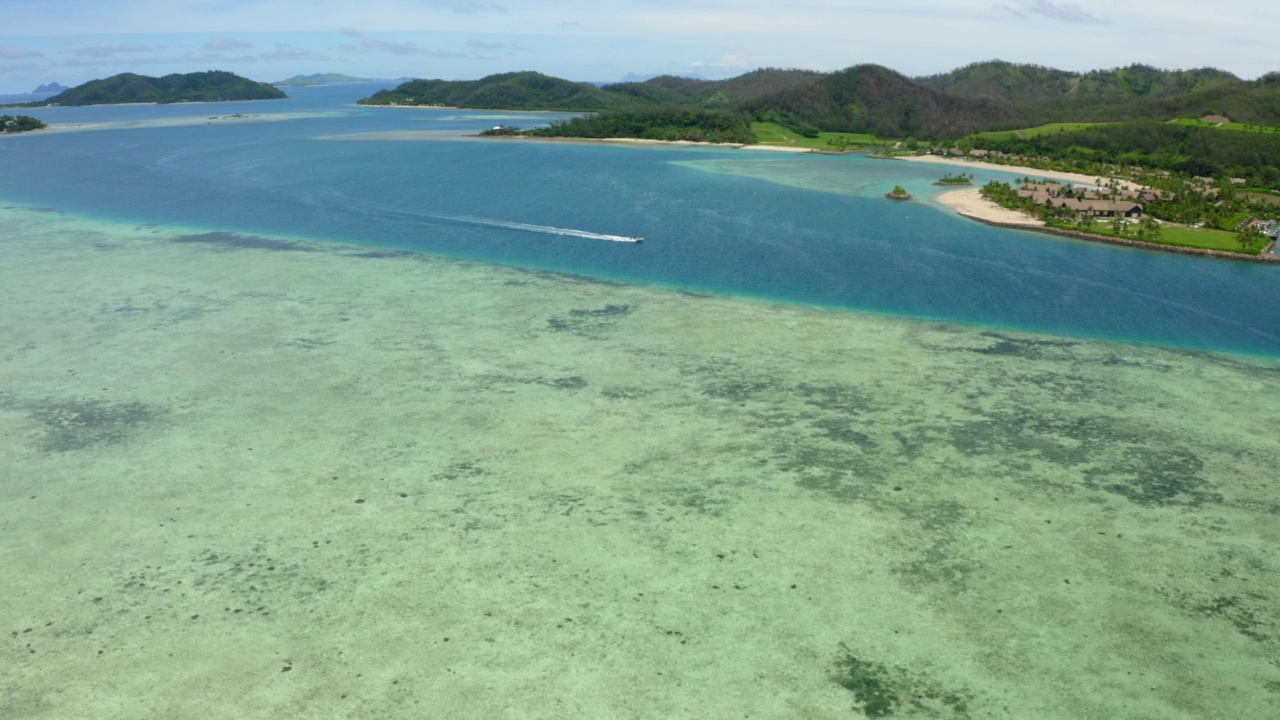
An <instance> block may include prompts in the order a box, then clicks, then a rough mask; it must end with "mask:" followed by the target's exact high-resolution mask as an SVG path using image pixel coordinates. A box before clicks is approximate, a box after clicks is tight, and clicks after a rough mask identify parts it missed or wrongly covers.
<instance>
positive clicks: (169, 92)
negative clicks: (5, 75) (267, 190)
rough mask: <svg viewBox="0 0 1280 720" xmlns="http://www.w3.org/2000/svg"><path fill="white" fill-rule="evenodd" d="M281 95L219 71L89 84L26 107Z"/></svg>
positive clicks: (119, 78) (127, 75)
mask: <svg viewBox="0 0 1280 720" xmlns="http://www.w3.org/2000/svg"><path fill="white" fill-rule="evenodd" d="M285 97H288V96H287V95H285V94H284V92H282V91H280V90H278V89H276V88H274V87H272V86H270V85H268V84H266V83H260V82H254V81H253V80H249V79H247V78H243V77H240V76H239V75H236V74H233V73H229V72H224V71H221V70H210V71H208V72H194V73H187V74H185V75H183V74H177V73H175V74H173V75H165V76H164V77H159V78H154V77H147V76H145V75H135V74H133V73H121V74H120V75H112V76H111V77H109V78H105V79H103V80H90V81H89V82H87V83H85V84H83V85H78V86H76V87H73V88H71V89H70V90H64V91H62V92H61V93H58V94H57V95H54V96H53V97H51V98H49V99H47V100H42V101H40V102H36V103H28V104H27V106H28V107H41V106H45V105H116V104H122V103H179V102H218V101H223V100H275V99H279V98H285Z"/></svg>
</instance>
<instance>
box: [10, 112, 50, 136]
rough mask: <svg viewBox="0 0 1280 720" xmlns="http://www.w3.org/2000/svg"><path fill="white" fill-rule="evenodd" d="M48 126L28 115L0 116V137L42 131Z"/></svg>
mask: <svg viewBox="0 0 1280 720" xmlns="http://www.w3.org/2000/svg"><path fill="white" fill-rule="evenodd" d="M46 127H48V125H45V124H44V123H43V122H41V121H39V120H37V119H36V118H33V117H31V116H30V115H0V135H7V134H9V133H20V132H30V131H32V130H43V129H45V128H46Z"/></svg>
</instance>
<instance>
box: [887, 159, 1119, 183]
mask: <svg viewBox="0 0 1280 720" xmlns="http://www.w3.org/2000/svg"><path fill="white" fill-rule="evenodd" d="M892 159H894V160H905V161H907V162H923V163H932V164H935V165H951V166H952V167H962V168H968V169H971V170H996V171H999V172H1007V173H1017V174H1020V175H1026V176H1028V177H1033V178H1053V179H1056V180H1066V181H1068V182H1074V183H1080V184H1082V185H1097V184H1098V183H1097V181H1098V180H1099V178H1098V176H1097V175H1085V174H1084V173H1073V172H1064V171H1061V170H1039V169H1036V168H1033V167H1027V166H1025V165H998V164H996V163H988V162H982V161H980V160H965V159H961V158H950V157H940V156H938V155H902V156H897V157H894V158H892ZM1120 186H1121V187H1124V188H1127V189H1130V190H1136V189H1138V188H1139V186H1138V185H1135V184H1134V183H1131V182H1128V181H1126V180H1121V181H1120Z"/></svg>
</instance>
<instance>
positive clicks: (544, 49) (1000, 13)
mask: <svg viewBox="0 0 1280 720" xmlns="http://www.w3.org/2000/svg"><path fill="white" fill-rule="evenodd" d="M1277 30H1280V3H1277V2H1273V1H1271V0H1216V2H1204V1H1203V0H1074V1H1073V0H901V1H895V0H878V1H876V2H871V1H869V0H787V1H786V2H782V1H780V0H536V1H534V0H0V93H25V92H30V91H31V90H33V89H34V88H35V87H36V86H38V85H41V84H45V83H49V82H55V81H56V82H58V83H61V84H62V85H65V86H68V87H73V86H75V85H79V84H81V83H84V82H87V81H89V80H93V79H97V78H103V77H109V76H111V75H115V74H117V73H121V72H136V73H139V74H142V75H153V76H158V75H165V74H168V73H175V72H178V73H185V72H195V71H200V70H228V71H231V72H234V73H237V74H239V75H243V76H245V77H249V78H252V79H254V80H260V81H264V82H273V81H277V80H283V79H285V78H288V77H291V76H293V75H298V74H310V73H317V72H336V73H344V74H347V75H355V76H359V77H370V78H401V77H418V78H444V79H449V80H463V79H475V78H480V77H483V76H485V75H489V74H493V73H498V72H509V71H514V70H537V71H540V72H544V73H547V74H549V75H555V76H557V77H563V78H567V79H570V80H581V81H591V82H615V81H619V80H623V79H633V78H634V77H635V76H642V77H648V76H651V75H657V74H674V75H688V76H695V77H704V78H709V79H719V78H725V77H733V76H736V75H740V74H742V73H744V72H747V71H749V70H753V69H756V68H761V67H779V68H806V69H812V70H819V71H834V70H840V69H843V68H846V67H849V66H851V65H859V64H863V63H876V64H879V65H884V66H886V67H889V68H892V69H894V70H897V71H899V72H902V73H905V74H907V75H911V76H920V75H931V74H935V73H942V72H947V71H949V70H952V69H955V68H957V67H961V66H963V65H967V64H969V63H973V62H981V61H985V60H996V59H999V60H1007V61H1010V62H1018V63H1034V64H1037V65H1044V66H1048V67H1054V68H1059V69H1063V70H1076V71H1086V70H1096V69H1105V68H1113V67H1121V66H1126V65H1132V64H1134V63H1143V64H1147V65H1153V66H1156V67H1160V68H1166V69H1187V68H1195V67H1216V68H1219V69H1222V70H1227V71H1229V72H1233V73H1235V74H1236V75H1239V76H1240V77H1242V78H1245V79H1253V78H1256V77H1258V76H1259V75H1262V74H1264V73H1267V72H1272V71H1277V70H1280V42H1277V38H1278V37H1280V32H1277Z"/></svg>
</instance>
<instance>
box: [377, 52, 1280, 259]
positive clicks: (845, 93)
mask: <svg viewBox="0 0 1280 720" xmlns="http://www.w3.org/2000/svg"><path fill="white" fill-rule="evenodd" d="M359 102H360V103H361V104H363V105H383V106H409V107H414V106H417V107H458V108H472V109H495V110H558V111H568V112H578V113H583V115H582V116H581V117H577V118H572V119H568V120H563V121H556V122H553V123H551V125H550V126H548V127H541V128H534V129H529V130H521V129H519V128H511V127H497V128H493V129H491V130H487V131H485V132H484V133H482V134H484V135H493V136H507V137H575V138H586V139H604V138H637V139H646V140H657V141H694V142H713V143H730V144H736V145H761V146H767V147H778V148H786V149H793V150H807V151H811V152H819V153H843V152H865V151H874V152H875V153H876V155H877V156H887V157H893V156H901V155H919V154H934V155H941V156H945V157H947V158H950V159H959V160H963V161H966V162H981V163H984V164H989V165H995V166H999V165H1005V166H1013V167H1019V168H1032V169H1037V170H1044V171H1046V172H1047V171H1056V172H1070V173H1077V174H1083V175H1088V176H1090V177H1091V178H1094V177H1096V178H1097V179H1098V182H1097V183H1096V185H1098V186H1099V187H1097V188H1095V192H1097V193H1099V197H1096V198H1094V200H1093V202H1098V203H1102V202H1124V201H1127V200H1128V199H1127V198H1123V197H1120V195H1118V194H1117V195H1116V196H1114V197H1109V198H1103V197H1101V196H1102V195H1105V194H1106V193H1107V192H1110V189H1109V188H1107V187H1104V186H1105V185H1106V183H1105V182H1104V180H1106V181H1112V180H1114V181H1121V182H1124V183H1128V184H1131V185H1133V186H1136V187H1141V188H1143V189H1145V190H1147V191H1148V193H1147V194H1146V195H1144V196H1143V197H1141V198H1138V199H1137V201H1136V202H1135V203H1134V204H1136V205H1139V206H1140V209H1139V210H1138V211H1137V212H1138V215H1135V216H1133V217H1126V218H1124V219H1123V220H1122V221H1121V222H1120V223H1115V222H1112V221H1111V218H1112V215H1111V213H1112V211H1110V210H1107V209H1090V210H1081V209H1080V208H1078V207H1071V206H1070V204H1067V205H1062V204H1061V203H1059V204H1058V205H1057V206H1056V207H1051V208H1048V209H1040V208H1031V207H1026V208H1024V209H1026V210H1028V211H1029V212H1032V213H1038V214H1040V215H1042V216H1045V215H1046V213H1047V216H1045V217H1043V218H1042V219H1043V220H1044V223H1045V224H1046V225H1047V226H1048V227H1050V228H1056V229H1061V228H1062V227H1064V226H1070V227H1072V228H1073V230H1074V231H1077V232H1081V233H1084V232H1086V231H1088V233H1089V234H1091V235H1093V236H1095V237H1113V238H1117V239H1119V238H1127V239H1141V240H1143V241H1145V242H1151V243H1157V244H1163V245H1168V246H1187V247H1200V248H1206V249H1213V250H1220V251H1225V252H1230V253H1237V254H1244V255H1257V254H1259V252H1261V249H1262V248H1263V246H1264V245H1265V240H1266V238H1267V235H1268V233H1272V234H1274V233H1273V232H1272V231H1273V229H1275V228H1276V227H1277V224H1276V222H1275V221H1277V220H1280V73H1271V74H1268V75H1264V76H1262V77H1260V78H1258V79H1257V80H1243V79H1240V78H1238V77H1236V76H1235V75H1232V74H1231V73H1227V72H1224V71H1221V70H1215V69H1212V68H1201V69H1192V70H1160V69H1156V68H1153V67H1149V66H1145V65H1132V66H1129V67H1124V68H1115V69H1110V70H1095V71H1091V72H1085V73H1077V72H1068V71H1062V70H1055V69H1052V68H1046V67H1041V66H1039V65H1028V64H1014V63H1008V62H1002V61H992V62H984V63H974V64H972V65H968V66H965V67H962V68H959V69H957V70H954V71H952V72H949V73H943V74H939V75H933V76H928V77H917V78H910V77H907V76H905V75H902V74H901V73H897V72H895V71H893V70H890V69H888V68H885V67H881V66H878V65H858V66H854V67H850V68H847V69H845V70H841V71H838V72H833V73H819V72H812V71H807V70H784V69H762V70H756V71H754V72H750V73H746V74H744V75H741V76H739V77H735V78H730V79H728V80H698V79H690V78H681V77H674V76H662V77H656V78H653V79H651V80H647V81H644V82H634V83H618V84H613V85H603V86H596V85H593V84H590V83H578V82H571V81H568V80H563V79H560V78H554V77H550V76H547V75H543V74H541V73H536V72H513V73H504V74H500V75H491V76H489V77H486V78H481V79H479V80H471V81H446V80H413V81H410V82H406V83H404V84H402V85H400V86H398V87H396V88H394V89H391V90H383V91H379V92H378V93H375V94H374V95H373V96H371V97H368V98H365V99H363V100H361V101H359ZM970 183H972V178H971V177H968V176H966V175H965V174H964V173H959V174H949V175H947V176H946V177H943V178H942V179H940V180H939V181H938V183H937V184H939V185H945V186H957V187H959V186H964V185H968V184H970ZM1117 187H1118V186H1117ZM1023 189H1025V188H1023ZM1018 191H1019V190H1018V189H1015V188H1013V187H1009V191H1008V192H1007V193H1004V194H1003V195H1001V197H1002V198H1004V200H1006V201H1007V200H1009V198H1010V197H1013V196H1016V195H1017V192H1018ZM1067 192H1070V193H1076V192H1078V191H1077V190H1074V189H1073V190H1068V191H1067ZM1117 192H1118V191H1117ZM891 194H892V193H891ZM1042 199H1043V198H1042ZM1060 199H1061V200H1067V199H1070V200H1073V201H1075V200H1079V198H1076V197H1070V198H1060ZM1022 200H1023V199H1021V198H1020V202H1022ZM1040 204H1041V205H1043V204H1044V203H1040ZM1051 204H1052V203H1051ZM1025 205H1026V203H1025V202H1022V204H1021V205H1018V207H1022V206H1025ZM1006 206H1007V207H1014V206H1015V204H1012V203H1010V204H1007V205H1006ZM1099 218H1106V219H1107V221H1106V222H1100V221H1099ZM1258 233H1261V237H1262V239H1261V240H1260V239H1259V238H1258Z"/></svg>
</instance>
